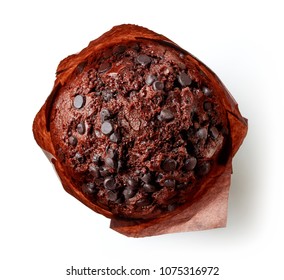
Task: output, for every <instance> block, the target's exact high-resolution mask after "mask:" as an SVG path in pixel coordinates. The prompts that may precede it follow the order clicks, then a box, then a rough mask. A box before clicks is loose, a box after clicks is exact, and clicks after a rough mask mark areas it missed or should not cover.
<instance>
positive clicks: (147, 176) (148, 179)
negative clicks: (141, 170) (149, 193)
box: [141, 173, 152, 184]
mask: <svg viewBox="0 0 284 280" xmlns="http://www.w3.org/2000/svg"><path fill="white" fill-rule="evenodd" d="M141 180H142V181H143V182H144V183H146V184H148V183H150V182H151V180H152V176H151V174H150V173H146V174H144V175H143V176H142V177H141Z"/></svg>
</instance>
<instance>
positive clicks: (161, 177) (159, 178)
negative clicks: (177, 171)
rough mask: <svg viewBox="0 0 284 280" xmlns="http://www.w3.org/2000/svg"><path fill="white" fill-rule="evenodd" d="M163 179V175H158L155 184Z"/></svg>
mask: <svg viewBox="0 0 284 280" xmlns="http://www.w3.org/2000/svg"><path fill="white" fill-rule="evenodd" d="M163 178H164V174H163V173H159V174H158V175H157V176H156V182H157V183H160V182H161V180H162V179H163Z"/></svg>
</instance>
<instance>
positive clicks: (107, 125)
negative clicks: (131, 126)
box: [101, 121, 113, 135]
mask: <svg viewBox="0 0 284 280" xmlns="http://www.w3.org/2000/svg"><path fill="white" fill-rule="evenodd" d="M101 132H102V133H103V134H105V135H109V134H111V133H112V132H113V126H112V124H111V122H109V121H104V122H103V123H102V126H101Z"/></svg>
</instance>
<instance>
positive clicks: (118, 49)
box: [112, 45, 126, 55]
mask: <svg viewBox="0 0 284 280" xmlns="http://www.w3.org/2000/svg"><path fill="white" fill-rule="evenodd" d="M125 50H126V46H124V45H117V46H115V47H114V48H113V51H112V53H113V54H114V55H117V54H122V53H124V52H125Z"/></svg>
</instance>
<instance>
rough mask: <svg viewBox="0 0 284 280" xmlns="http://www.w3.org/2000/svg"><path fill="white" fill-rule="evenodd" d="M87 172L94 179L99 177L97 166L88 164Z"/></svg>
mask: <svg viewBox="0 0 284 280" xmlns="http://www.w3.org/2000/svg"><path fill="white" fill-rule="evenodd" d="M89 172H90V174H91V175H92V176H93V177H94V178H96V179H97V178H99V177H100V168H99V167H98V166H97V165H94V164H90V165H89Z"/></svg>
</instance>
